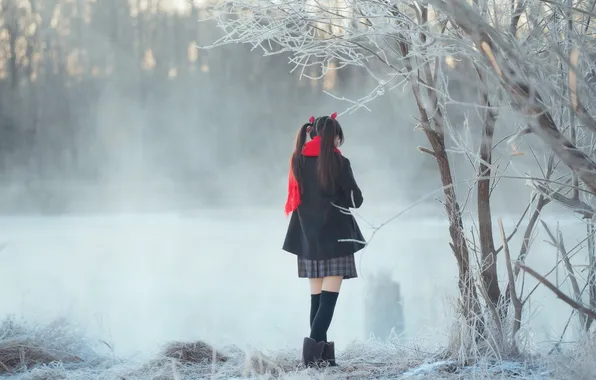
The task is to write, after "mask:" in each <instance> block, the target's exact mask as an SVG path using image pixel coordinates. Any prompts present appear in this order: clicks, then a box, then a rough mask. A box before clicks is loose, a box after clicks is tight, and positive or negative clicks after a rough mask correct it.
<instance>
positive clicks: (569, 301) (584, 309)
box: [516, 263, 596, 318]
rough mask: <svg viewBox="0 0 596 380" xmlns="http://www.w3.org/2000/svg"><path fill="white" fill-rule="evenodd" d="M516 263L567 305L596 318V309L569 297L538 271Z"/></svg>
mask: <svg viewBox="0 0 596 380" xmlns="http://www.w3.org/2000/svg"><path fill="white" fill-rule="evenodd" d="M516 265H517V266H519V267H520V268H521V269H522V270H523V271H524V272H526V273H528V274H529V275H530V276H532V277H534V278H535V279H536V280H538V281H539V282H540V283H541V284H543V285H544V286H546V287H547V288H549V289H550V290H551V291H552V292H553V293H555V295H556V296H557V297H558V298H560V299H561V300H562V301H563V302H565V303H566V304H567V305H569V306H571V307H572V308H573V309H575V310H577V311H581V312H582V313H584V314H586V315H588V316H590V317H591V318H596V311H595V310H591V309H590V308H588V307H586V306H584V305H582V304H580V303H577V302H575V301H574V300H572V299H571V298H569V297H568V296H567V295H565V293H563V292H562V291H560V290H559V289H557V287H556V286H555V285H553V284H552V283H551V282H550V281H548V280H547V279H546V278H544V277H542V276H541V275H539V274H538V273H536V271H534V270H533V269H531V268H529V267H527V266H525V265H524V264H520V263H516Z"/></svg>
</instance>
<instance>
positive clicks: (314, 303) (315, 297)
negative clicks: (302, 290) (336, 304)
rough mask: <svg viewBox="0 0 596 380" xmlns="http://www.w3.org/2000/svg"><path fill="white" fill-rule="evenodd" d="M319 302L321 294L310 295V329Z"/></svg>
mask: <svg viewBox="0 0 596 380" xmlns="http://www.w3.org/2000/svg"><path fill="white" fill-rule="evenodd" d="M320 302H321V293H319V294H311V295H310V328H312V323H313V322H314V321H315V316H316V315H317V311H319V303H320Z"/></svg>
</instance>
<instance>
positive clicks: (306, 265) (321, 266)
mask: <svg viewBox="0 0 596 380" xmlns="http://www.w3.org/2000/svg"><path fill="white" fill-rule="evenodd" d="M327 276H342V277H343V278H344V280H347V279H349V278H356V277H358V273H357V272H356V260H355V259H354V254H351V255H348V256H342V257H336V258H333V259H329V260H307V259H304V258H302V257H300V256H298V277H300V278H323V277H327Z"/></svg>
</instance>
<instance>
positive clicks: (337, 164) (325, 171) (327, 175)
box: [313, 116, 344, 189]
mask: <svg viewBox="0 0 596 380" xmlns="http://www.w3.org/2000/svg"><path fill="white" fill-rule="evenodd" d="M313 128H315V129H316V131H317V136H319V137H320V138H321V151H320V153H319V159H318V160H317V178H318V180H319V184H320V185H321V187H322V188H323V189H333V187H334V186H335V180H336V179H337V177H338V175H339V171H340V169H341V155H339V154H338V153H336V151H335V149H336V146H335V140H336V139H338V140H339V141H338V146H341V145H342V144H343V143H344V132H343V130H342V129H341V125H340V124H339V122H338V121H337V120H335V119H332V118H331V117H329V116H323V117H320V118H318V119H317V120H315V122H314V127H313Z"/></svg>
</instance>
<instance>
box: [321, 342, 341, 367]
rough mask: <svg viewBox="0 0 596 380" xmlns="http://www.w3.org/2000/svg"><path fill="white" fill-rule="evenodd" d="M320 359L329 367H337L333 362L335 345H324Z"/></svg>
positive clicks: (330, 343)
mask: <svg viewBox="0 0 596 380" xmlns="http://www.w3.org/2000/svg"><path fill="white" fill-rule="evenodd" d="M322 359H323V360H324V361H325V362H327V364H328V365H329V367H337V363H336V362H335V343H333V342H328V343H325V348H324V349H323V357H322Z"/></svg>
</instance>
